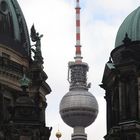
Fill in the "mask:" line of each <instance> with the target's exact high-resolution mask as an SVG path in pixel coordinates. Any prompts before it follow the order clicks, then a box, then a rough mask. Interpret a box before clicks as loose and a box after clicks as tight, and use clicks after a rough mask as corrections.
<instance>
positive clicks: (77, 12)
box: [74, 0, 82, 62]
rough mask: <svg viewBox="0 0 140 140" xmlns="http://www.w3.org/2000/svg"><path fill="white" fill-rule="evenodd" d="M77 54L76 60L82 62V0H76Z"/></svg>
mask: <svg viewBox="0 0 140 140" xmlns="http://www.w3.org/2000/svg"><path fill="white" fill-rule="evenodd" d="M75 10H76V46H75V47H76V54H75V55H76V56H75V58H74V59H75V62H82V57H81V44H80V10H81V8H80V0H76V8H75Z"/></svg>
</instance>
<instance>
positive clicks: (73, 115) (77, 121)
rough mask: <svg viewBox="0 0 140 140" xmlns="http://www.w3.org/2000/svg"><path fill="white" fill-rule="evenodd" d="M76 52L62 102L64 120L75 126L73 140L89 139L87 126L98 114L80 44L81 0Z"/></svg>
mask: <svg viewBox="0 0 140 140" xmlns="http://www.w3.org/2000/svg"><path fill="white" fill-rule="evenodd" d="M75 9H76V46H75V47H76V53H75V57H74V59H75V61H72V62H69V63H68V68H69V71H68V81H69V83H70V88H69V92H68V93H67V94H66V95H64V97H63V98H62V100H61V102H60V108H59V109H60V115H61V118H62V119H63V121H64V122H65V123H66V124H67V125H69V126H70V127H72V128H73V130H74V131H73V134H72V138H71V139H72V140H87V134H86V133H85V128H86V127H87V126H89V125H91V124H92V123H93V122H94V121H95V119H96V117H97V114H98V103H97V101H96V98H95V97H94V96H93V95H92V94H91V93H90V92H89V91H88V89H89V88H90V86H89V84H87V71H88V69H89V67H88V64H87V63H85V62H82V58H83V57H82V56H81V44H80V9H81V8H80V2H79V0H76V8H75Z"/></svg>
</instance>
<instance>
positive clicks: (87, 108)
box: [60, 88, 98, 127]
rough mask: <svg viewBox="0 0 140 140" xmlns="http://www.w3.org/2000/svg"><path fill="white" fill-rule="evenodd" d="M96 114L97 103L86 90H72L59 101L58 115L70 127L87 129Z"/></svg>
mask: <svg viewBox="0 0 140 140" xmlns="http://www.w3.org/2000/svg"><path fill="white" fill-rule="evenodd" d="M97 114H98V103H97V101H96V99H95V97H94V96H93V95H92V94H91V93H90V92H88V90H85V89H82V88H81V89H79V88H77V89H72V90H70V91H69V92H68V93H67V94H66V95H65V96H64V97H63V98H62V100H61V103H60V115H61V117H62V119H63V121H64V122H65V123H66V124H67V125H69V126H71V127H76V126H82V127H87V126H89V125H90V124H92V123H93V122H94V120H95V119H96V117H97Z"/></svg>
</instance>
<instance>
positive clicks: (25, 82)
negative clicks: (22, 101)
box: [20, 74, 31, 92]
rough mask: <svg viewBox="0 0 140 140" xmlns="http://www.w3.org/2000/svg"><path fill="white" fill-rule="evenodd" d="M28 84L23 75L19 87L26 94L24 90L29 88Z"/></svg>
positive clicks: (28, 80) (28, 81) (27, 79)
mask: <svg viewBox="0 0 140 140" xmlns="http://www.w3.org/2000/svg"><path fill="white" fill-rule="evenodd" d="M30 82H31V81H30V79H29V78H27V77H26V75H25V74H24V75H23V77H22V79H21V80H20V85H21V88H22V89H23V91H24V92H26V88H28V87H29V84H30Z"/></svg>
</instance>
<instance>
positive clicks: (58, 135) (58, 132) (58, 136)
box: [55, 129, 62, 140]
mask: <svg viewBox="0 0 140 140" xmlns="http://www.w3.org/2000/svg"><path fill="white" fill-rule="evenodd" d="M55 136H56V137H57V138H58V140H59V139H60V138H61V136H62V134H61V132H60V131H59V129H58V131H57V133H56V134H55Z"/></svg>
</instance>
